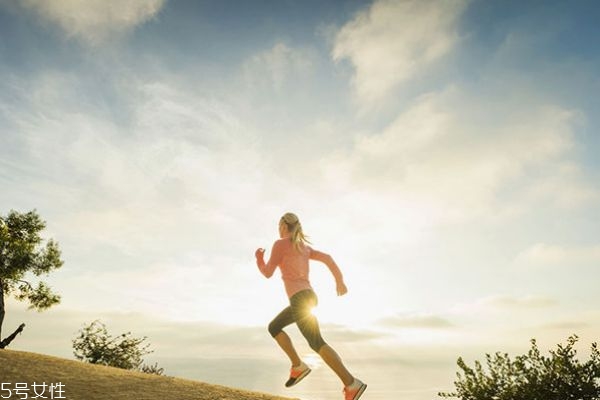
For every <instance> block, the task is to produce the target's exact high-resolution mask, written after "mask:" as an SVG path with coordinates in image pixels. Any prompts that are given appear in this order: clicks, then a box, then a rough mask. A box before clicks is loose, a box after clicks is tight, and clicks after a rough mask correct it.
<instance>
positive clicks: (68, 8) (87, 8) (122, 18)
mask: <svg viewBox="0 0 600 400" xmlns="http://www.w3.org/2000/svg"><path fill="white" fill-rule="evenodd" d="M20 3H21V4H22V5H23V6H24V7H25V8H28V9H31V10H33V11H34V12H36V13H37V14H38V15H39V16H40V17H41V18H42V19H44V20H47V21H50V22H52V23H54V24H57V25H58V26H59V27H60V28H61V29H62V30H63V31H64V32H65V33H66V34H67V35H68V36H69V37H75V38H77V39H80V40H83V41H84V42H87V43H89V44H92V45H97V44H100V43H102V42H104V41H105V40H106V39H108V38H109V37H110V36H111V35H113V34H119V33H123V32H126V31H128V30H131V29H133V28H135V27H136V26H137V25H140V24H143V23H144V22H146V21H148V20H150V19H152V18H154V17H155V16H156V15H157V14H158V12H159V11H160V10H161V8H162V7H163V5H164V3H165V0H60V1H45V0H20Z"/></svg>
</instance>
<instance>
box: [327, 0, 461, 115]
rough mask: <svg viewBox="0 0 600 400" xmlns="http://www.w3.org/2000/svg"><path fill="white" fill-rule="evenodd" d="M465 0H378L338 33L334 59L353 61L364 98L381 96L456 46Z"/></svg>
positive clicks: (363, 99) (372, 99) (362, 99)
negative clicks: (458, 22) (458, 25)
mask: <svg viewBox="0 0 600 400" xmlns="http://www.w3.org/2000/svg"><path fill="white" fill-rule="evenodd" d="M467 3H468V1H466V0H454V1H441V2H440V1H433V0H402V1H396V0H378V1H375V2H374V3H373V4H372V5H371V6H370V7H369V9H367V10H364V11H362V12H360V13H359V14H358V15H357V16H356V17H355V18H354V19H353V20H352V21H350V22H348V23H347V24H346V25H344V26H343V27H342V28H341V29H340V31H339V32H338V33H337V36H336V39H335V43H334V48H333V52H332V55H333V58H334V59H335V60H342V59H345V58H348V59H349V60H350V61H351V63H352V65H353V66H354V68H355V75H354V79H353V84H354V88H355V90H356V92H357V95H358V97H359V99H360V100H361V101H362V102H364V103H367V104H368V103H370V102H373V101H380V100H382V99H384V98H385V97H386V95H388V94H389V93H390V91H392V90H393V89H394V88H396V87H397V86H398V85H399V84H401V83H403V82H405V81H407V80H408V79H410V78H412V77H413V76H415V75H416V74H418V73H419V72H420V71H422V70H423V69H425V68H427V67H429V66H430V65H432V64H434V63H435V62H437V61H439V60H440V59H442V57H443V56H444V55H446V54H448V53H449V52H450V51H451V50H452V49H453V48H454V46H455V45H456V43H457V42H458V33H457V21H458V18H459V17H460V15H461V13H462V12H463V10H464V9H465V7H466V5H467Z"/></svg>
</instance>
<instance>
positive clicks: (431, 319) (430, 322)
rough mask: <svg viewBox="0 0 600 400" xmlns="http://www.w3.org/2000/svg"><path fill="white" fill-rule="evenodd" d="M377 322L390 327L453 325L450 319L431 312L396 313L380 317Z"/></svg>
mask: <svg viewBox="0 0 600 400" xmlns="http://www.w3.org/2000/svg"><path fill="white" fill-rule="evenodd" d="M378 323H379V324H380V325H382V326H385V327H391V328H424V329H444V328H450V327H453V326H454V324H452V323H451V322H450V321H448V320H446V319H444V318H442V317H440V316H437V315H431V314H412V315H411V314H408V315H396V316H393V317H388V318H384V319H381V320H379V321H378Z"/></svg>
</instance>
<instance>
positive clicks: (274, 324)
mask: <svg viewBox="0 0 600 400" xmlns="http://www.w3.org/2000/svg"><path fill="white" fill-rule="evenodd" d="M293 322H294V314H293V312H292V309H291V307H286V308H285V309H284V310H283V311H281V312H280V313H279V314H278V315H277V316H276V317H275V318H274V319H273V321H271V323H270V324H269V333H270V334H271V336H272V337H273V339H275V341H276V342H277V344H278V345H279V347H281V349H282V350H283V351H284V353H285V354H286V355H287V356H288V358H289V359H290V362H291V363H292V366H294V367H296V366H298V365H300V363H301V362H302V360H301V359H300V357H299V356H298V353H297V352H296V349H295V348H294V345H293V343H292V340H291V339H290V337H289V336H288V335H287V333H285V332H284V331H283V328H284V327H286V326H288V325H290V324H292V323H293Z"/></svg>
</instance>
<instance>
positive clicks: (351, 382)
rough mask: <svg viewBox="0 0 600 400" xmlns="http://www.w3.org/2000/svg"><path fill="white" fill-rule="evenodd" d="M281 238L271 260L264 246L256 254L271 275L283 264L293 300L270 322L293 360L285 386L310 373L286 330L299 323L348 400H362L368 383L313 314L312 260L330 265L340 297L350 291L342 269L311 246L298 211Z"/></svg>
mask: <svg viewBox="0 0 600 400" xmlns="http://www.w3.org/2000/svg"><path fill="white" fill-rule="evenodd" d="M279 237H280V239H279V240H277V241H275V243H274V244H273V248H272V250H271V256H270V258H269V261H268V262H266V263H265V261H264V253H265V250H264V249H262V248H259V249H257V250H256V252H255V256H256V265H257V266H258V269H259V270H260V272H261V273H262V274H263V275H264V276H265V277H267V278H270V277H271V276H273V273H274V272H275V269H276V268H277V267H279V269H280V270H281V277H282V279H283V283H284V286H285V290H286V293H287V295H288V298H289V301H290V305H289V306H288V307H286V308H285V309H284V310H283V311H281V312H280V313H279V315H277V316H276V317H275V319H273V321H271V323H270V324H269V333H270V334H271V336H273V338H274V339H275V341H276V342H277V344H278V345H279V346H280V347H281V349H282V350H283V351H284V352H285V354H287V356H288V357H289V359H290V361H291V363H292V367H291V369H290V378H289V379H288V381H287V382H286V384H285V386H286V387H291V386H294V385H295V384H297V383H298V382H300V381H301V380H302V379H303V378H304V377H306V376H307V375H308V374H309V373H310V368H309V367H308V365H306V364H305V363H304V362H303V361H302V360H301V359H300V357H299V356H298V353H297V352H296V349H295V348H294V345H293V344H292V341H291V339H290V337H289V336H288V335H287V333H285V332H284V331H283V328H284V327H286V326H288V325H290V324H292V323H294V322H295V323H296V325H297V326H298V329H299V330H300V332H301V333H302V335H303V336H304V337H305V338H306V340H307V341H308V344H309V346H310V347H311V349H313V350H314V351H315V352H316V353H318V354H319V356H321V358H322V359H323V361H324V362H325V363H326V364H327V365H328V366H329V367H330V368H331V369H332V370H333V371H334V372H335V373H336V374H337V376H338V377H339V378H340V379H341V380H342V382H343V384H344V396H345V400H358V398H360V396H361V395H362V394H363V392H364V391H365V389H366V388H367V385H366V384H365V383H363V382H361V381H360V380H359V379H358V378H355V377H354V376H352V374H350V372H348V370H347V369H346V367H345V366H344V364H343V363H342V360H341V359H340V357H339V356H338V354H337V353H336V352H335V350H334V349H333V348H332V347H331V346H329V345H328V344H327V343H325V341H324V340H323V337H322V336H321V331H320V329H319V323H318V321H317V319H316V318H315V316H314V315H313V314H312V313H311V310H312V308H313V307H315V306H316V305H317V302H318V300H317V296H316V294H315V292H314V291H313V289H312V286H311V285H310V281H309V279H308V272H309V268H308V263H309V260H316V261H320V262H322V263H324V264H325V265H326V266H327V267H328V268H329V270H330V271H331V273H332V274H333V277H334V278H335V283H336V290H337V294H338V296H342V295H344V294H346V293H347V292H348V289H347V288H346V285H345V283H344V278H343V276H342V272H341V271H340V269H339V267H338V266H337V264H336V263H335V261H333V258H332V257H331V256H330V255H328V254H325V253H322V252H320V251H317V250H315V249H313V248H311V247H310V246H308V244H309V243H310V242H309V241H308V240H307V238H306V236H305V235H304V233H303V232H302V225H301V224H300V221H299V220H298V217H297V216H296V215H295V214H293V213H286V214H284V215H283V217H281V219H280V220H279Z"/></svg>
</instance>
